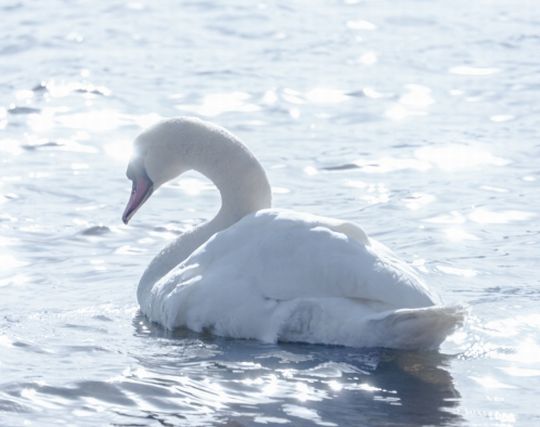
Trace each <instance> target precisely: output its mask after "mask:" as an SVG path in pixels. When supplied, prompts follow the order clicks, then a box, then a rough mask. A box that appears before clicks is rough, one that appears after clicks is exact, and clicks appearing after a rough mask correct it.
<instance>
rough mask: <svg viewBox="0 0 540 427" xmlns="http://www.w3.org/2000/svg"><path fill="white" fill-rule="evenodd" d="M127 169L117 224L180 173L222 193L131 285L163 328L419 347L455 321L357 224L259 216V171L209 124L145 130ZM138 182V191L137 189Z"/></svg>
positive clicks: (271, 212) (182, 122)
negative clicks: (191, 173) (128, 188)
mask: <svg viewBox="0 0 540 427" xmlns="http://www.w3.org/2000/svg"><path fill="white" fill-rule="evenodd" d="M160 153H161V154H160ZM160 156H161V162H160V161H159V159H156V157H160ZM201 156H202V157H203V158H201ZM176 163H181V165H180V164H176ZM155 164H157V165H159V167H158V168H156V167H155V166H154V165H155ZM130 168H131V172H130V169H129V168H128V176H129V174H130V173H131V176H130V178H131V179H133V181H134V190H133V193H132V198H131V199H130V202H129V203H128V207H127V208H126V213H127V214H125V220H126V221H127V220H128V219H129V218H130V216H131V215H132V214H133V213H134V211H135V210H136V209H137V208H138V207H139V206H140V205H141V204H142V203H143V202H144V201H145V200H146V198H147V197H148V195H149V193H148V194H146V195H145V194H141V191H142V190H141V187H142V188H143V190H144V189H147V187H148V186H149V188H150V190H148V191H149V192H151V191H152V189H153V188H154V187H156V186H159V185H161V184H162V183H163V182H165V181H167V180H168V179H171V178H172V177H174V176H176V175H178V174H179V173H182V172H183V171H184V170H189V169H196V170H199V171H200V172H202V173H205V174H206V175H207V176H209V177H210V178H211V179H212V180H213V181H214V183H215V184H216V185H217V186H218V188H219V189H220V192H221V196H222V208H221V210H220V212H219V213H218V215H217V216H216V218H214V219H213V220H212V221H209V222H208V223H206V224H204V225H202V226H201V227H199V228H197V229H194V230H192V231H191V232H189V233H187V234H186V235H184V236H181V237H180V238H179V239H178V240H177V241H175V242H173V243H172V244H171V245H170V246H169V247H167V248H165V249H164V250H163V251H162V252H161V253H160V254H158V256H157V257H156V258H155V259H154V260H153V261H152V263H151V264H150V266H149V267H148V268H147V270H146V272H145V274H144V275H143V277H142V279H141V282H140V284H139V290H138V298H139V303H140V306H141V310H142V311H143V313H144V314H146V315H147V316H148V317H149V318H150V319H151V320H152V321H154V322H157V323H160V324H161V325H163V326H165V327H166V328H169V329H173V328H176V327H182V326H183V327H188V328H190V329H192V330H195V331H203V330H209V331H211V332H213V333H215V334H217V335H222V336H229V337H234V338H256V339H260V340H263V341H270V342H275V341H278V340H281V341H301V342H309V343H322V344H339V345H348V346H356V347H372V346H380V347H391V348H408V349H419V348H434V347H437V346H438V345H439V344H440V343H441V342H442V341H443V340H444V339H445V337H446V336H447V335H448V334H449V333H450V332H451V331H453V330H454V329H455V327H456V326H457V325H459V324H460V323H461V321H462V319H463V312H462V310H461V309H460V308H452V307H442V306H438V305H435V304H436V299H435V298H434V296H433V295H432V294H431V293H430V292H429V290H428V289H427V287H426V285H425V284H424V283H423V281H422V280H421V279H420V278H419V276H418V275H417V273H416V272H415V271H414V270H413V269H412V268H411V267H409V266H408V265H407V264H406V263H404V262H403V261H401V260H399V259H398V258H397V257H396V256H395V255H394V254H393V252H391V251H390V250H389V249H388V248H387V247H386V246H384V245H382V244H381V243H379V242H377V241H375V240H373V239H371V238H369V237H368V236H367V235H366V234H365V233H364V232H363V231H362V230H361V229H360V228H359V227H358V226H356V225H354V224H352V223H349V222H345V221H340V220H337V219H331V218H325V217H319V216H314V215H310V214H306V213H299V212H294V211H287V210H280V209H268V207H269V206H270V187H269V185H268V181H267V179H266V175H265V174H264V170H263V169H262V167H261V166H260V164H259V163H258V162H257V160H256V159H255V158H254V157H253V156H252V155H251V153H250V152H249V151H248V150H247V148H245V146H244V145H243V144H241V143H240V142H239V141H238V140H237V139H236V138H235V137H234V136H232V135H231V134H229V133H227V132H226V131H224V130H222V129H220V128H218V127H216V126H214V125H210V124H208V123H204V122H202V121H199V120H195V119H186V118H183V119H176V120H169V121H165V122H162V123H160V124H158V125H156V126H154V127H153V128H151V129H150V130H148V131H146V132H145V133H143V134H142V135H141V136H140V137H139V138H138V139H137V141H136V154H135V157H134V159H133V160H132V162H131V164H130ZM137 174H142V175H145V176H146V177H147V179H148V184H147V186H146V187H145V186H144V185H142V184H139V187H138V188H137V185H136V183H137V182H140V181H138V175H137ZM231 183H233V185H230V184H231ZM141 200H142V201H141Z"/></svg>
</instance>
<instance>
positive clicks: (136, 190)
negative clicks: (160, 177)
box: [122, 170, 154, 224]
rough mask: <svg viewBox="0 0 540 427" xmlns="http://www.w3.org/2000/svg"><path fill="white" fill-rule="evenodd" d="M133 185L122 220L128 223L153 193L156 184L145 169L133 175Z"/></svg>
mask: <svg viewBox="0 0 540 427" xmlns="http://www.w3.org/2000/svg"><path fill="white" fill-rule="evenodd" d="M131 181H132V187H131V196H130V197H129V201H128V203H127V206H126V209H125V210H124V214H123V215H122V221H123V222H124V224H127V223H128V222H129V220H130V219H131V217H132V216H133V215H135V212H137V210H138V209H139V208H140V207H141V206H142V205H143V203H144V202H146V201H147V200H148V198H149V197H150V196H151V195H152V192H153V191H154V184H153V182H152V181H151V180H150V178H148V175H146V172H144V170H143V171H142V173H140V174H138V175H136V176H133V177H131Z"/></svg>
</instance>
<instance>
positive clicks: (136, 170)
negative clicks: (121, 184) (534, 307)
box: [126, 158, 146, 181]
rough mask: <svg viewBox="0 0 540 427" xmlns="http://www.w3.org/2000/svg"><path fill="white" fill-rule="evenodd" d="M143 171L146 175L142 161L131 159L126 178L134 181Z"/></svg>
mask: <svg viewBox="0 0 540 427" xmlns="http://www.w3.org/2000/svg"><path fill="white" fill-rule="evenodd" d="M143 171H144V173H145V174H146V171H145V170H144V165H143V162H142V159H140V158H136V159H132V160H131V161H130V162H129V164H128V167H127V171H126V176H127V178H128V179H130V180H131V181H134V180H135V179H137V176H139V175H141V172H143Z"/></svg>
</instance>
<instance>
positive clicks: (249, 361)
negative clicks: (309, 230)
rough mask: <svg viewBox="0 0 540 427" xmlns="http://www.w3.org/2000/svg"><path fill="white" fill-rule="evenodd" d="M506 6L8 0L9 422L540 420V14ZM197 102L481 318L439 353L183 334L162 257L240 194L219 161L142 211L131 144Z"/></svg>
mask: <svg viewBox="0 0 540 427" xmlns="http://www.w3.org/2000/svg"><path fill="white" fill-rule="evenodd" d="M534 4H535V2H533V1H525V0H518V1H512V2H503V1H482V0H480V1H477V2H470V1H462V0H459V1H454V2H452V3H451V4H450V3H448V2H443V1H431V2H425V1H421V0H407V1H402V2H399V3H396V2H393V1H390V0H386V1H376V2H375V1H371V2H370V1H358V2H356V1H345V2H338V1H330V0H328V1H315V2H312V1H309V2H308V1H300V0H299V1H296V2H285V1H282V2H278V3H258V4H256V3H253V2H240V1H228V2H214V1H201V2H199V1H182V2H173V1H162V2H135V1H133V2H125V3H124V2H120V1H104V0H103V1H92V2H87V1H82V0H81V1H70V2H63V1H48V2H18V1H16V0H4V1H3V2H1V3H0V8H1V15H2V25H1V26H0V35H1V37H0V40H1V42H0V58H1V61H0V71H1V72H0V127H1V128H2V129H1V134H0V167H1V174H0V207H1V210H0V242H1V246H0V291H1V299H0V312H1V313H2V314H1V316H0V349H1V351H0V372H1V379H0V425H2V426H23V425H37V426H47V425H62V424H68V425H78V426H85V425H89V426H90V425H92V426H93V425H117V426H122V425H123V426H128V425H129V426H135V425H137V426H139V425H144V426H146V425H148V426H158V425H165V426H173V425H174V426H176V425H179V426H182V425H186V426H203V425H204V426H207V425H228V426H238V425H243V426H257V425H261V426H264V425H282V424H283V425H294V426H303V425H305V426H308V425H321V426H333V425H339V426H345V425H355V426H356V425H378V426H383V425H384V426H411V425H450V426H461V425H474V426H514V425H516V426H517V425H520V426H527V425H531V426H533V425H538V424H539V423H540V410H539V409H538V405H537V400H538V394H537V393H538V387H539V386H540V381H539V380H540V334H539V330H540V315H539V314H538V303H539V301H540V281H539V279H538V274H537V263H538V259H539V255H540V253H539V249H538V247H539V240H540V239H539V233H540V223H539V218H538V215H539V213H540V212H539V210H538V206H540V197H539V192H538V180H539V179H540V169H539V166H538V158H539V156H540V144H539V142H538V140H539V138H538V137H539V132H538V113H539V107H538V106H539V105H540V103H539V100H540V99H539V94H540V93H539V91H540V79H539V77H538V69H539V67H540V59H539V57H538V55H537V52H538V51H539V48H540V34H539V32H538V25H539V24H540V12H538V8H537V7H533V6H534ZM186 113H189V114H194V115H199V116H201V117H204V118H207V119H210V120H214V121H216V122H218V123H220V124H222V125H224V126H226V127H227V128H229V129H230V130H232V131H233V132H235V133H236V134H237V135H238V136H240V137H241V138H242V139H243V140H245V141H246V143H247V144H248V145H249V146H250V147H251V149H252V150H253V151H254V152H255V153H256V155H257V156H258V158H259V159H260V160H261V162H262V163H263V165H264V166H265V168H266V170H267V172H268V175H269V178H270V180H271V182H272V185H273V186H274V188H273V190H274V202H275V205H276V206H279V207H284V208H291V209H298V210H304V211H308V212H313V213H319V214H324V215H329V216H336V217H341V218H345V219H351V220H354V221H355V222H358V223H359V224H361V225H362V226H363V227H364V228H365V229H366V230H367V231H368V233H370V234H371V235H372V236H375V237H376V238H378V239H380V240H381V241H383V242H384V243H386V244H388V245H389V246H391V247H392V248H394V250H395V251H396V252H398V253H399V254H400V255H401V256H402V257H403V258H404V259H407V260H410V262H411V263H413V264H414V265H415V266H416V267H417V268H419V269H420V270H421V271H422V272H423V273H424V275H425V277H426V278H427V280H428V282H429V283H430V285H431V286H432V287H433V288H436V289H438V290H439V293H440V294H441V295H442V296H443V298H444V299H445V300H446V301H447V302H448V303H464V304H467V305H469V307H470V315H469V318H468V321H467V323H466V325H465V326H464V328H463V329H461V330H459V331H458V332H457V333H456V334H454V335H453V336H452V337H450V338H449V339H448V340H447V341H446V342H445V343H444V345H443V346H442V348H441V350H440V351H439V352H431V353H414V352H395V351H394V352H392V351H386V350H381V349H372V350H360V349H346V348H339V347H335V348H334V347H324V346H309V345H292V344H287V345H283V344H276V345H268V344H261V343H258V342H254V341H235V340H229V339H224V338H216V337H212V336H202V335H197V334H194V333H191V332H189V331H177V332H175V333H167V332H165V331H163V330H161V329H160V328H158V327H156V326H154V325H151V324H148V323H147V322H146V321H145V319H144V318H142V317H141V316H140V315H139V314H138V312H137V305H136V301H135V293H136V284H137V281H138V278H139V276H140V274H141V273H142V271H143V269H144V267H145V266H146V265H147V264H148V262H149V261H150V259H151V258H152V256H153V255H154V254H155V253H157V251H158V250H159V249H160V248H161V247H162V246H164V245H165V244H166V242H167V241H168V240H170V239H172V238H174V237H175V236H177V235H178V234H179V233H180V232H181V231H182V230H184V229H186V228H188V227H190V226H191V225H192V224H194V223H199V222H200V221H202V220H203V219H204V218H208V217H210V216H211V215H213V214H214V212H215V211H216V210H217V206H218V203H219V200H218V195H217V193H216V191H215V190H214V189H213V188H212V187H211V186H210V185H209V182H208V181H206V180H205V179H203V178H202V177H201V176H198V175H196V174H190V175H187V176H185V177H183V178H181V179H180V180H178V181H176V182H174V183H172V184H171V185H169V186H167V187H165V188H163V189H162V190H160V191H159V192H158V193H157V194H155V195H154V197H153V198H152V200H151V201H149V202H148V203H147V204H146V205H145V206H144V207H143V208H142V210H141V211H140V212H139V213H138V214H137V216H136V217H135V218H134V220H133V221H132V224H130V226H128V227H126V226H123V225H122V223H121V221H120V216H121V213H122V210H123V208H124V205H125V202H126V201H127V198H128V195H129V191H130V184H129V182H128V181H127V180H126V178H125V176H124V171H125V165H126V160H127V157H128V155H129V147H130V141H131V140H132V138H133V137H134V136H135V135H136V134H137V133H138V132H139V131H140V129H141V128H143V127H144V126H146V125H148V124H150V123H153V122H155V121H156V120H158V119H159V118H160V117H170V116H175V115H179V114H186Z"/></svg>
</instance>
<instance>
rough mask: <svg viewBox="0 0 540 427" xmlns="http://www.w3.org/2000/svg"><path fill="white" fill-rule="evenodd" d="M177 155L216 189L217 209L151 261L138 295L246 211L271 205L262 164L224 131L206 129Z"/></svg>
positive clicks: (142, 279) (240, 217)
mask: <svg viewBox="0 0 540 427" xmlns="http://www.w3.org/2000/svg"><path fill="white" fill-rule="evenodd" d="M170 155H174V152H172V153H171V154H170ZM181 155H182V156H185V157H187V158H184V159H183V161H184V162H186V164H188V165H190V168H189V169H192V170H196V171H197V172H199V173H201V174H203V175H205V176H206V177H208V178H209V179H210V180H211V181H212V182H213V183H214V185H215V186H216V187H217V188H218V190H219V192H220V195H221V208H220V210H219V212H218V213H217V215H216V216H215V217H214V218H213V219H212V220H210V221H208V222H206V223H204V224H202V225H200V226H198V227H195V228H193V229H192V230H189V231H187V232H186V233H184V234H182V235H181V236H180V237H178V238H177V239H176V240H175V241H174V242H173V243H171V244H170V245H168V246H167V247H166V248H164V249H163V250H162V251H161V252H160V253H159V254H158V255H157V256H156V257H155V258H154V259H153V260H152V262H151V263H150V265H149V266H148V268H147V269H146V271H145V272H144V274H143V276H142V278H141V281H140V283H139V291H138V294H139V295H141V292H145V289H147V288H148V287H149V286H152V285H153V284H154V283H155V282H156V281H157V280H159V279H160V278H161V277H163V276H164V275H165V274H167V273H168V272H169V271H170V270H172V269H173V268H174V267H175V266H176V265H178V264H179V263H181V262H182V261H183V260H184V259H186V258H187V257H188V256H189V255H191V253H192V252H193V251H194V250H195V249H197V248H198V247H199V246H201V245H202V244H203V243H204V242H206V241H207V240H208V239H209V238H210V237H212V236H213V235H214V234H216V233H217V232H219V231H221V230H224V229H226V228H228V227H230V226H231V225H233V224H234V223H236V222H237V221H239V220H240V219H242V218H243V217H244V216H246V215H248V214H250V213H253V212H256V211H258V210H260V209H265V208H269V207H270V206H271V189H270V184H269V182H268V179H267V177H266V173H265V172H264V169H263V167H262V166H261V164H260V163H259V162H258V161H257V159H256V158H255V157H254V156H253V154H251V152H250V151H249V150H248V149H247V147H245V146H244V145H243V144H242V143H241V142H240V141H239V140H238V139H236V138H235V137H234V136H233V135H231V134H229V133H228V132H225V131H222V130H215V131H213V132H210V133H208V134H207V135H205V139H204V140H201V141H198V142H197V144H194V145H193V147H192V148H191V150H189V152H188V153H187V154H186V152H185V151H183V152H182V153H178V156H181ZM139 299H140V298H139Z"/></svg>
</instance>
